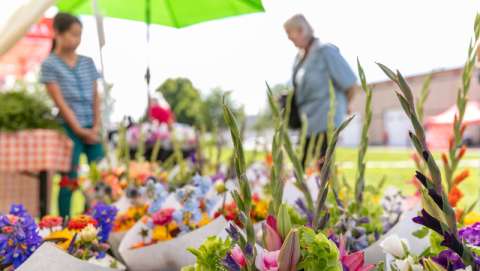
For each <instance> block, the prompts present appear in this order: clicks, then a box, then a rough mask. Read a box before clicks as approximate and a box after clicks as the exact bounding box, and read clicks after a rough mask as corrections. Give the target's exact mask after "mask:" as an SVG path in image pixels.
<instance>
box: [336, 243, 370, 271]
mask: <svg viewBox="0 0 480 271" xmlns="http://www.w3.org/2000/svg"><path fill="white" fill-rule="evenodd" d="M345 243H346V240H345V237H340V247H339V251H340V261H341V262H342V265H343V267H344V270H347V271H370V270H373V269H374V268H375V266H374V265H373V264H369V265H364V264H365V255H364V253H363V251H357V252H355V253H352V254H348V252H347V250H346V249H345Z"/></svg>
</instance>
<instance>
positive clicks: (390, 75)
mask: <svg viewBox="0 0 480 271" xmlns="http://www.w3.org/2000/svg"><path fill="white" fill-rule="evenodd" d="M377 65H378V66H379V67H380V69H382V71H383V72H384V73H385V74H386V75H387V76H388V78H390V79H391V80H392V81H394V82H397V81H398V79H397V75H396V74H395V73H394V72H393V71H392V70H390V69H389V68H388V67H387V66H385V65H383V64H381V63H377Z"/></svg>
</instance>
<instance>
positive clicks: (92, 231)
mask: <svg viewBox="0 0 480 271" xmlns="http://www.w3.org/2000/svg"><path fill="white" fill-rule="evenodd" d="M97 233H98V230H97V229H96V228H95V227H94V226H93V225H92V224H88V225H87V226H86V227H85V228H83V230H82V231H80V233H79V234H78V237H79V238H80V240H82V241H83V242H86V243H89V242H93V240H95V239H97Z"/></svg>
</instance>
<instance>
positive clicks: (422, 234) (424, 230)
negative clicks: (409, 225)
mask: <svg viewBox="0 0 480 271" xmlns="http://www.w3.org/2000/svg"><path fill="white" fill-rule="evenodd" d="M429 232H430V230H429V229H428V228H427V227H422V228H421V229H419V230H417V231H414V232H413V233H412V235H413V236H415V237H417V238H419V239H423V238H425V237H427V235H428V233H429Z"/></svg>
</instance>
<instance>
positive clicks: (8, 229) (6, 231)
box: [2, 226, 13, 234]
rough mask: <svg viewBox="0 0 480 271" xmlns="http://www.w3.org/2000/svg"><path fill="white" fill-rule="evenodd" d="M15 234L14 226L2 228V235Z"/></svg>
mask: <svg viewBox="0 0 480 271" xmlns="http://www.w3.org/2000/svg"><path fill="white" fill-rule="evenodd" d="M12 232H13V227H12V226H5V227H3V228H2V233H6V234H10V233H12Z"/></svg>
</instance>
